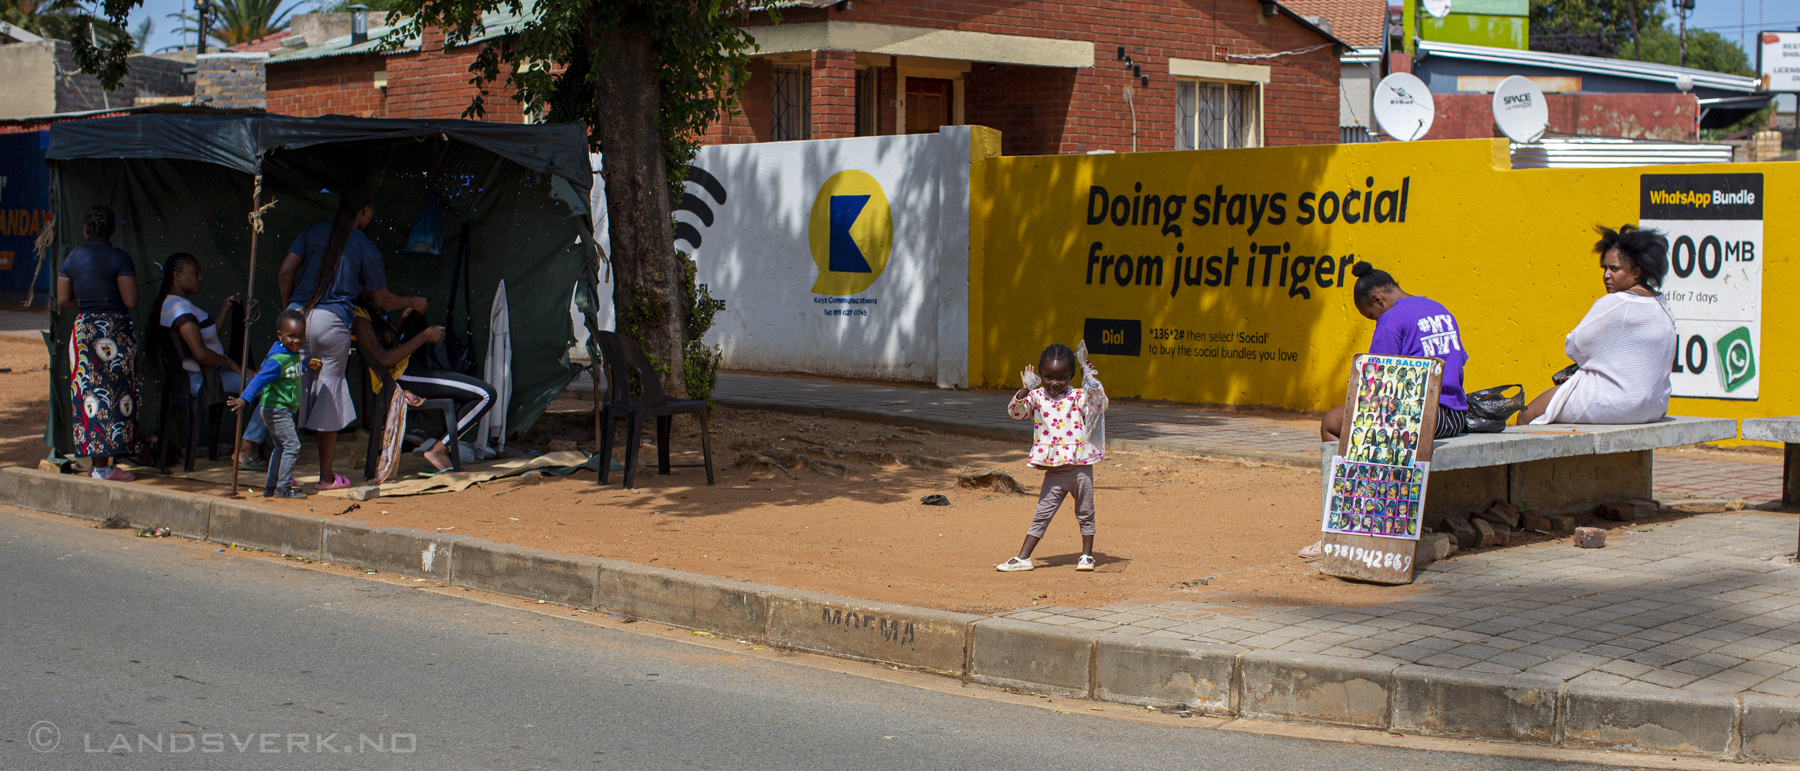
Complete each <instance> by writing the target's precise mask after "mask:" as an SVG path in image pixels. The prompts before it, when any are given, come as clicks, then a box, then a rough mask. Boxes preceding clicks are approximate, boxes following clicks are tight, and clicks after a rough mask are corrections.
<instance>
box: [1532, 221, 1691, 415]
mask: <svg viewBox="0 0 1800 771" xmlns="http://www.w3.org/2000/svg"><path fill="white" fill-rule="evenodd" d="M1594 230H1595V231H1597V232H1599V233H1600V241H1599V242H1598V243H1596V244H1594V253H1595V254H1597V255H1600V280H1601V282H1602V283H1603V284H1604V285H1605V287H1606V294H1603V295H1601V296H1600V299H1598V300H1595V301H1594V306H1593V307H1592V308H1589V309H1588V312H1587V316H1585V317H1583V318H1582V319H1581V323H1580V324H1577V325H1575V331H1573V332H1570V333H1569V336H1568V338H1567V339H1566V340H1564V342H1563V351H1564V352H1566V353H1568V354H1569V358H1570V359H1573V360H1574V361H1575V365H1576V370H1575V374H1573V375H1570V376H1569V379H1568V380H1565V381H1563V383H1562V385H1559V386H1556V387H1555V388H1551V389H1550V390H1548V391H1545V392H1543V393H1541V394H1538V397H1537V398H1536V399H1532V400H1531V404H1528V405H1526V406H1525V411H1523V412H1520V413H1519V425H1521V426H1522V425H1525V424H1527V423H1539V424H1542V423H1649V422H1650V421H1653V420H1660V419H1661V418H1662V416H1664V415H1667V414H1668V413H1669V394H1670V393H1671V392H1672V391H1673V390H1674V389H1673V388H1672V387H1671V385H1670V383H1669V362H1671V361H1674V360H1675V317H1674V315H1673V314H1672V313H1671V312H1670V311H1669V301H1668V300H1667V299H1666V298H1664V297H1663V296H1662V293H1661V292H1659V291H1657V290H1658V289H1660V288H1661V287H1662V280H1663V276H1665V275H1668V272H1669V239H1668V238H1666V237H1664V236H1663V234H1662V233H1659V232H1657V231H1655V230H1640V229H1638V227H1637V226H1635V225H1625V226H1623V227H1620V228H1619V229H1618V230H1613V229H1612V228H1608V227H1597V228H1594Z"/></svg>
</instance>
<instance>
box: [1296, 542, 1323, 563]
mask: <svg viewBox="0 0 1800 771" xmlns="http://www.w3.org/2000/svg"><path fill="white" fill-rule="evenodd" d="M1323 556H1325V544H1324V542H1323V541H1321V542H1319V543H1315V544H1313V545H1311V546H1308V547H1306V548H1304V549H1301V550H1300V558H1301V559H1308V560H1316V559H1318V558H1320V557H1323Z"/></svg>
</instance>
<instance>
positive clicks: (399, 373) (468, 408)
mask: <svg viewBox="0 0 1800 771" xmlns="http://www.w3.org/2000/svg"><path fill="white" fill-rule="evenodd" d="M353 312H354V313H355V319H356V321H355V324H353V325H352V326H351V328H350V334H351V335H352V336H354V337H355V338H356V343H357V345H359V346H362V347H364V348H367V349H368V350H369V352H370V353H371V354H373V355H374V356H375V358H376V359H377V360H379V361H380V362H381V366H383V367H387V368H388V374H389V375H390V376H391V377H393V378H394V382H395V383H397V384H398V385H399V387H401V388H404V389H406V390H407V391H408V392H409V393H411V394H413V395H414V396H418V397H420V398H423V399H452V400H455V401H456V426H455V427H454V428H452V429H450V431H449V432H448V433H446V434H445V436H444V437H443V438H441V439H437V440H434V441H432V442H430V443H428V444H427V445H426V447H425V460H427V461H429V462H430V463H431V465H432V467H433V468H436V469H437V470H439V471H444V470H447V469H449V468H450V450H449V446H448V445H447V444H446V443H447V442H452V441H455V440H456V437H457V436H460V435H461V434H462V432H463V431H464V430H466V429H468V428H469V427H470V426H473V425H475V423H476V422H477V421H479V420H481V416H483V415H486V414H487V411H488V410H489V409H490V408H492V407H493V406H494V399H495V394H494V387H493V386H490V385H488V384H487V383H485V382H483V381H481V380H477V379H475V378H472V377H469V376H468V375H462V374H458V373H455V372H450V371H447V370H441V369H430V368H428V367H424V366H420V365H418V364H415V363H412V355H413V354H414V353H416V352H417V351H418V350H419V347H420V346H422V345H424V344H426V343H436V342H441V341H442V340H443V339H444V328H443V327H441V326H425V324H424V316H421V315H419V314H417V313H414V312H413V311H412V310H411V309H408V310H406V311H404V312H402V313H401V315H400V328H399V329H396V328H395V327H394V325H392V324H389V323H388V320H387V315H386V314H385V313H384V312H382V311H381V310H380V309H379V308H376V307H375V306H374V305H372V304H370V303H369V302H368V301H366V300H361V299H358V300H357V301H356V304H355V308H354V310H353ZM369 387H370V388H374V389H377V390H379V389H380V388H381V380H380V378H378V377H376V376H375V375H374V373H370V375H369Z"/></svg>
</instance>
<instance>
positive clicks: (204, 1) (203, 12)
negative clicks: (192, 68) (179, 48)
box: [194, 0, 212, 54]
mask: <svg viewBox="0 0 1800 771" xmlns="http://www.w3.org/2000/svg"><path fill="white" fill-rule="evenodd" d="M194 10H195V11H197V12H199V14H200V23H199V24H198V25H197V26H199V27H200V42H199V43H197V44H196V45H195V47H194V48H195V51H194V52H195V53H199V54H203V53H206V33H207V30H208V27H207V24H206V22H207V19H206V17H207V16H208V15H210V12H211V11H212V0H194Z"/></svg>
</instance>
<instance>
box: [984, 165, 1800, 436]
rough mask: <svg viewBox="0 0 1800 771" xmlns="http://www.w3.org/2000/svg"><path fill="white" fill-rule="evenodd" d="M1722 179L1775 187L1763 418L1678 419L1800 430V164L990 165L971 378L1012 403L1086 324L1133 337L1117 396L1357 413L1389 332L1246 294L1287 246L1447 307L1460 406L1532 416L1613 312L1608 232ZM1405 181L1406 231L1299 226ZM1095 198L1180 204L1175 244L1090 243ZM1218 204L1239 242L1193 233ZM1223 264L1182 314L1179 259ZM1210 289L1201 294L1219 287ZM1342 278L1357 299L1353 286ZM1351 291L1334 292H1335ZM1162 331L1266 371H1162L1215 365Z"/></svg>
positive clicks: (1325, 310) (1755, 413)
mask: <svg viewBox="0 0 1800 771" xmlns="http://www.w3.org/2000/svg"><path fill="white" fill-rule="evenodd" d="M1707 172H1713V173H1720V172H1729V173H1746V172H1760V173H1761V174H1763V175H1764V183H1763V184H1764V188H1763V189H1764V200H1765V207H1764V215H1763V216H1764V226H1763V227H1764V229H1763V239H1764V252H1765V253H1764V260H1765V262H1764V266H1763V271H1764V272H1763V286H1764V304H1763V314H1762V341H1761V351H1760V352H1759V359H1760V361H1759V362H1758V365H1759V367H1760V371H1761V377H1762V380H1761V388H1760V393H1761V398H1760V399H1759V400H1757V401H1720V400H1710V399H1676V400H1674V402H1673V403H1672V404H1671V405H1670V412H1671V413H1673V414H1678V415H1699V416H1717V417H1729V418H1747V417H1760V416H1773V415H1796V414H1800V387H1797V386H1800V323H1797V322H1796V317H1797V315H1800V314H1796V313H1795V312H1794V310H1793V308H1792V307H1791V306H1792V304H1793V302H1794V301H1793V300H1792V299H1789V298H1788V297H1787V292H1786V291H1785V290H1788V289H1791V288H1793V287H1796V286H1800V268H1797V266H1796V264H1795V262H1794V259H1793V255H1795V254H1796V252H1797V251H1800V217H1795V216H1793V212H1794V210H1795V204H1796V197H1795V195H1796V191H1800V164H1794V163H1764V164H1729V165H1723V166H1716V165H1715V166H1675V167H1637V168H1627V169H1536V170H1518V171H1514V170H1512V169H1510V168H1509V163H1508V160H1507V145H1506V142H1505V141H1504V140H1456V141H1433V142H1414V143H1406V144H1402V143H1381V144H1361V145H1326V146H1313V147H1291V148H1269V149H1256V150H1213V151H1188V152H1165V153H1141V154H1133V155H1087V156H1068V155H1065V156H1037V157H1006V158H992V159H987V160H985V161H984V162H982V163H981V164H979V165H978V167H977V171H976V174H977V175H978V177H979V179H978V180H976V181H975V182H974V184H972V188H973V191H972V200H971V205H972V208H973V212H972V215H971V218H972V221H975V222H979V225H978V226H976V227H977V229H978V230H979V232H980V234H981V239H982V241H983V245H982V246H981V247H980V248H979V250H973V249H972V251H976V252H977V254H978V255H979V257H978V259H979V260H980V261H981V262H982V263H983V264H982V266H981V268H980V272H979V275H981V276H982V279H981V285H980V287H979V289H978V291H976V292H975V294H976V296H975V297H972V298H971V305H972V306H973V307H978V308H979V313H974V314H972V315H971V334H972V335H973V337H974V339H973V340H972V341H971V345H970V348H971V354H972V355H971V362H972V369H973V371H971V373H970V378H971V381H972V382H974V383H975V384H977V385H983V386H991V387H1017V385H1018V374H1017V373H1018V371H1019V370H1020V369H1021V368H1023V367H1024V366H1025V365H1026V364H1030V363H1034V362H1035V361H1036V359H1037V355H1038V352H1039V351H1040V350H1042V348H1043V347H1044V346H1045V345H1046V344H1048V343H1051V342H1062V343H1066V344H1070V345H1073V344H1074V342H1075V341H1076V340H1077V339H1078V338H1080V337H1081V336H1082V334H1083V328H1084V320H1085V319H1087V318H1090V317H1093V318H1111V319H1138V320H1141V322H1142V328H1143V336H1144V339H1143V341H1142V344H1143V347H1144V354H1143V355H1141V356H1137V357H1131V356H1116V355H1103V356H1096V357H1095V364H1096V366H1097V367H1098V368H1099V371H1100V373H1101V375H1102V377H1103V378H1104V381H1105V383H1106V386H1107V390H1108V392H1109V393H1111V394H1113V395H1115V396H1122V397H1144V398H1151V399H1168V400H1174V401H1181V402H1198V403H1213V404H1236V405H1266V406H1273V407H1280V408H1288V409H1297V410H1324V409H1329V408H1330V407H1332V406H1335V405H1338V404H1342V403H1343V398H1344V386H1343V379H1344V377H1345V371H1346V370H1345V368H1346V367H1347V366H1348V362H1349V359H1350V356H1351V355H1352V354H1353V353H1356V352H1359V351H1362V350H1365V349H1366V348H1367V346H1368V343H1369V336H1370V333H1371V331H1372V330H1373V329H1374V322H1371V321H1368V320H1366V319H1364V318H1363V317H1362V316H1361V315H1360V314H1358V313H1357V312H1356V310H1355V309H1354V308H1353V307H1352V303H1351V300H1350V290H1349V288H1348V287H1338V286H1333V287H1331V288H1324V287H1321V286H1319V285H1318V284H1317V283H1316V282H1315V281H1311V280H1309V281H1308V283H1307V288H1308V293H1309V294H1310V297H1303V296H1299V295H1290V290H1289V289H1287V288H1282V287H1280V286H1279V285H1278V284H1277V282H1275V281H1271V282H1270V284H1269V286H1268V287H1267V288H1264V287H1263V286H1262V284H1263V276H1262V273H1263V271H1262V267H1263V261H1262V259H1260V258H1259V259H1258V260H1257V264H1256V271H1257V276H1256V279H1255V285H1254V286H1253V287H1245V286H1243V284H1244V280H1245V278H1244V270H1245V264H1244V257H1245V254H1246V252H1247V251H1248V250H1249V249H1250V248H1251V246H1252V244H1253V243H1254V244H1256V245H1258V246H1267V245H1270V244H1275V245H1281V244H1286V245H1287V247H1288V252H1287V254H1288V255H1289V256H1290V257H1293V256H1300V255H1304V256H1311V257H1318V256H1321V255H1331V256H1332V257H1333V262H1334V263H1336V262H1338V261H1339V260H1340V259H1341V258H1342V257H1343V256H1345V255H1354V257H1355V258H1356V259H1357V260H1359V261H1367V262H1372V263H1373V264H1374V265H1375V267H1377V268H1381V269H1383V270H1387V271H1389V272H1390V273H1392V274H1394V276H1395V278H1396V279H1397V280H1398V281H1399V282H1400V284H1401V286H1402V287H1403V288H1404V289H1406V291H1408V292H1410V293H1412V294H1418V295H1424V296H1427V297H1430V298H1432V299H1434V300H1437V301H1439V302H1441V303H1443V304H1444V305H1445V306H1446V307H1448V308H1449V309H1450V311H1451V312H1452V313H1453V314H1455V316H1456V317H1457V320H1458V322H1459V324H1460V326H1461V328H1462V335H1463V341H1464V344H1465V346H1466V349H1467V350H1468V352H1469V355H1470V361H1469V365H1468V368H1467V370H1466V378H1465V385H1466V386H1467V387H1468V388H1469V389H1470V390H1474V389H1476V388H1482V387H1487V386H1494V385H1502V384H1508V383H1521V384H1523V385H1525V387H1526V390H1527V392H1528V394H1527V397H1528V398H1529V396H1532V395H1535V394H1536V393H1538V392H1539V391H1542V390H1544V389H1547V388H1549V387H1550V380H1549V376H1550V373H1551V372H1553V371H1555V370H1557V369H1559V368H1561V367H1563V366H1564V365H1566V364H1567V363H1568V358H1567V357H1566V356H1565V355H1564V353H1563V336H1564V335H1565V334H1567V333H1568V331H1569V330H1570V329H1573V328H1574V326H1575V324H1576V323H1577V322H1578V321H1580V319H1581V317H1582V316H1583V314H1585V313H1586V312H1587V310H1588V308H1589V306H1590V305H1591V304H1592V303H1593V301H1594V300H1595V299H1597V298H1598V297H1599V296H1600V295H1601V294H1602V293H1603V291H1604V290H1603V288H1602V284H1601V275H1600V269H1599V267H1598V259H1597V258H1596V257H1594V256H1593V255H1592V254H1591V252H1590V249H1591V247H1592V245H1593V243H1594V240H1595V235H1594V232H1593V226H1594V225H1595V224H1597V223H1604V224H1608V225H1611V226H1613V227H1617V226H1618V225H1620V224H1622V223H1627V222H1636V221H1637V219H1638V203H1639V202H1638V197H1639V183H1638V178H1639V176H1640V175H1642V174H1647V173H1683V174H1688V173H1707ZM1370 178H1373V182H1374V184H1373V187H1372V188H1371V187H1369V186H1368V185H1367V183H1368V180H1369V179H1370ZM1403 181H1404V190H1405V203H1406V207H1405V210H1406V219H1405V222H1399V221H1397V216H1395V217H1394V218H1393V219H1395V220H1396V221H1390V222H1362V223H1357V224H1346V223H1345V222H1344V221H1343V219H1342V218H1341V217H1340V219H1339V220H1338V221H1337V222H1336V223H1334V224H1331V225H1324V224H1321V223H1319V222H1317V221H1316V220H1315V221H1314V222H1313V223H1312V224H1307V225H1303V224H1300V223H1299V219H1300V212H1299V211H1298V207H1297V204H1298V199H1299V197H1300V194H1302V193H1308V192H1310V193H1314V194H1315V195H1321V194H1323V193H1326V192H1335V193H1337V194H1338V195H1339V196H1342V195H1345V194H1346V193H1347V192H1349V191H1351V190H1356V191H1368V190H1371V189H1373V190H1374V191H1377V192H1381V191H1394V190H1399V189H1400V188H1401V187H1402V184H1403ZM1094 185H1099V186H1103V187H1105V188H1106V190H1107V193H1108V196H1109V198H1116V197H1117V196H1118V195H1120V194H1123V195H1125V196H1127V197H1135V196H1148V195H1158V196H1161V197H1163V198H1164V200H1165V202H1166V201H1167V199H1168V197H1169V196H1184V197H1185V198H1186V200H1185V201H1183V202H1182V204H1181V205H1180V207H1179V208H1180V213H1179V215H1178V216H1177V217H1176V218H1175V220H1174V224H1175V225H1178V226H1179V232H1176V230H1175V229H1174V228H1166V225H1167V224H1168V223H1167V222H1150V223H1148V224H1137V225H1132V224H1126V225H1123V226H1118V225H1114V224H1113V223H1112V220H1111V218H1110V216H1108V218H1107V219H1106V220H1104V221H1103V222H1102V223H1101V224H1089V215H1090V203H1091V198H1092V196H1091V186H1094ZM1140 186H1141V187H1140ZM1221 189H1222V191H1223V192H1224V194H1225V198H1226V200H1227V201H1228V202H1230V201H1231V200H1232V196H1234V195H1236V194H1240V193H1241V194H1244V195H1245V196H1246V198H1245V199H1243V200H1244V204H1243V207H1244V210H1245V211H1244V215H1245V221H1244V222H1243V223H1242V224H1231V223H1230V222H1229V221H1228V222H1227V223H1226V224H1222V225H1221V224H1216V223H1213V224H1208V225H1204V226H1200V225H1195V224H1194V223H1193V217H1194V216H1195V214H1196V211H1195V206H1194V202H1195V199H1196V198H1197V197H1198V196H1200V195H1202V194H1204V195H1206V196H1209V197H1210V196H1212V195H1215V194H1216V193H1218V192H1220V191H1221ZM1277 193H1285V200H1281V201H1280V203H1281V205H1282V208H1283V209H1284V210H1285V216H1284V217H1282V218H1280V219H1281V220H1282V221H1280V222H1279V223H1277V222H1274V221H1273V220H1274V219H1275V217H1274V209H1273V206H1272V205H1266V204H1265V205H1264V206H1263V207H1261V208H1263V220H1262V222H1261V224H1260V225H1258V226H1256V228H1255V229H1254V232H1252V231H1251V222H1250V220H1251V217H1252V215H1253V214H1254V211H1253V210H1252V208H1251V207H1252V206H1253V205H1254V204H1253V203H1252V201H1260V200H1262V197H1263V196H1265V195H1268V196H1269V197H1270V198H1271V199H1273V198H1274V194H1277ZM1378 202H1380V199H1378ZM1359 204H1360V201H1359ZM1108 205H1109V206H1110V202H1109V204H1108ZM1165 206H1170V205H1169V204H1166V203H1165ZM1138 208H1139V219H1140V220H1147V219H1148V218H1147V217H1146V216H1145V214H1146V212H1145V210H1144V207H1143V206H1142V203H1141V199H1140V200H1139V204H1138ZM1208 208H1209V209H1210V208H1211V207H1210V206H1209V207H1208ZM1165 211H1168V209H1165ZM1229 213H1230V212H1228V214H1229ZM1371 213H1372V214H1373V212H1371ZM1357 214H1359V215H1360V214H1361V211H1360V206H1359V207H1358V209H1357ZM1109 215H1110V212H1109ZM1209 215H1210V212H1209ZM1158 219H1161V218H1160V217H1159V218H1158ZM1208 219H1211V217H1210V216H1209V217H1208ZM1095 242H1099V243H1100V244H1102V247H1101V249H1100V250H1099V252H1098V254H1100V255H1121V254H1125V255H1131V256H1132V257H1133V269H1132V270H1133V272H1134V273H1135V272H1136V267H1137V264H1138V262H1139V260H1137V259H1136V258H1137V257H1140V256H1144V255H1157V256H1161V257H1162V258H1163V268H1162V282H1161V285H1160V286H1157V285H1154V284H1151V285H1137V283H1136V281H1135V278H1136V277H1135V276H1134V282H1133V285H1131V286H1123V287H1122V286H1118V285H1117V283H1116V278H1117V273H1116V272H1114V273H1111V274H1109V275H1108V276H1107V280H1106V282H1105V283H1104V284H1101V283H1099V282H1098V281H1097V280H1095V281H1093V283H1089V281H1090V277H1089V275H1088V272H1089V267H1090V260H1089V257H1090V250H1091V247H1092V245H1093V244H1094V243H1095ZM1228 249H1229V250H1231V251H1232V252H1234V253H1235V254H1236V255H1237V256H1238V257H1239V259H1240V262H1239V263H1238V264H1237V265H1236V266H1235V270H1234V275H1233V276H1232V278H1233V284H1234V286H1232V287H1230V288H1225V287H1222V286H1221V287H1208V286H1204V285H1201V286H1188V285H1185V282H1184V284H1183V285H1182V286H1181V287H1179V289H1174V290H1173V291H1174V294H1173V295H1172V294H1171V290H1172V286H1171V281H1172V279H1173V277H1174V274H1175V271H1176V270H1177V268H1176V266H1175V263H1176V258H1177V257H1178V256H1181V257H1188V256H1194V255H1198V256H1200V257H1202V258H1206V257H1211V256H1214V255H1218V256H1221V257H1223V256H1224V255H1226V254H1227V253H1228V252H1227V250H1228ZM1281 261H1282V257H1281V256H1280V255H1277V256H1275V257H1274V259H1273V263H1274V264H1275V266H1276V267H1279V265H1280V263H1281ZM1223 262H1224V260H1220V261H1219V267H1221V268H1222V267H1223ZM1201 265H1202V266H1204V265H1205V262H1202V263H1201ZM1095 267H1096V270H1097V268H1098V266H1097V265H1096V266H1095ZM1115 270H1116V269H1115ZM1290 270H1291V268H1290ZM972 274H973V271H972ZM1198 275H1199V276H1200V277H1201V278H1202V279H1204V278H1205V275H1206V274H1205V271H1204V267H1203V268H1202V270H1201V271H1200V272H1199V273H1198ZM1343 276H1344V278H1345V279H1347V280H1348V281H1352V282H1353V281H1354V279H1352V278H1351V277H1350V276H1349V274H1348V273H1347V272H1345V273H1344V274H1343ZM1151 278H1153V279H1154V278H1155V276H1154V275H1152V276H1151ZM1221 278H1222V277H1221ZM1335 279H1336V272H1335V271H1334V275H1333V276H1332V280H1331V283H1333V284H1336V283H1337V282H1336V280H1335ZM973 290H975V288H972V291H973ZM1155 329H1169V330H1184V331H1189V332H1200V333H1202V334H1203V335H1225V336H1228V337H1230V339H1231V342H1230V343H1229V344H1228V345H1227V346H1226V347H1228V348H1229V349H1233V350H1241V349H1248V350H1251V351H1253V353H1254V355H1255V356H1256V357H1257V358H1256V360H1251V361H1246V360H1243V359H1229V358H1214V357H1202V356H1194V355H1171V354H1153V353H1152V349H1151V347H1152V346H1153V345H1158V346H1164V345H1169V344H1174V345H1187V346H1188V349H1189V350H1205V349H1209V348H1213V347H1216V346H1218V345H1219V344H1218V343H1216V342H1213V341H1212V340H1211V339H1202V340H1200V341H1194V340H1191V339H1189V340H1181V341H1176V340H1173V339H1154V338H1155V337H1156V335H1155V333H1154V332H1153V330H1155ZM1265 333H1266V334H1267V335H1268V337H1267V339H1266V341H1264V342H1262V343H1240V342H1239V338H1238V335H1239V334H1252V335H1258V334H1265ZM1092 343H1093V341H1090V345H1091V344H1092ZM977 351H979V353H976V352H977ZM1265 357H1267V358H1268V359H1270V360H1265Z"/></svg>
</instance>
